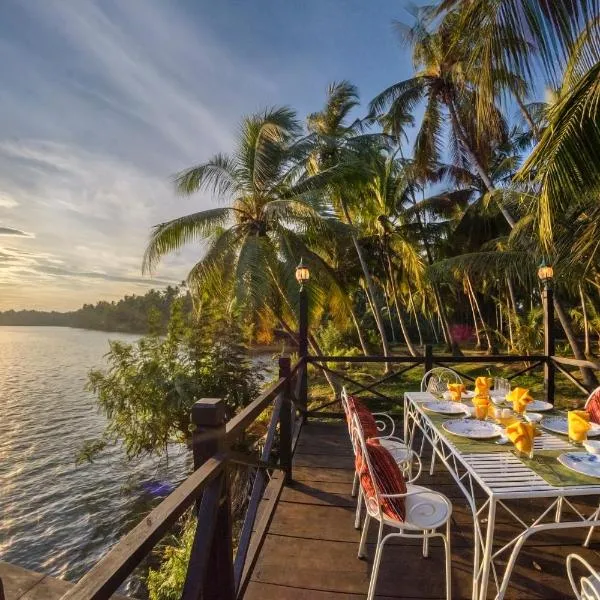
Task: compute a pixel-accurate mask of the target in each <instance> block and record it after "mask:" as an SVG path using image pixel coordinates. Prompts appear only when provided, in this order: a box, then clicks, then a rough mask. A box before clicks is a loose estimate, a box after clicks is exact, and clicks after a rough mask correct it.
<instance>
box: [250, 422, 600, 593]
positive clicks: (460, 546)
mask: <svg viewBox="0 0 600 600" xmlns="http://www.w3.org/2000/svg"><path fill="white" fill-rule="evenodd" d="M427 454H429V453H427ZM352 469H353V460H352V450H351V447H350V443H349V440H348V434H347V430H346V427H345V424H342V423H320V422H309V423H308V424H306V425H305V426H304V427H303V429H302V432H301V435H300V439H299V440H298V446H297V448H296V453H295V457H294V473H293V475H294V483H293V484H292V485H291V486H289V487H286V488H284V490H283V492H282V496H281V499H280V502H279V504H278V505H277V508H276V511H275V514H274V516H273V519H272V522H271V525H270V527H269V529H268V532H267V536H266V539H265V541H264V544H263V547H262V550H261V553H260V556H259V558H258V561H257V563H256V566H255V568H254V570H253V572H252V576H251V581H250V583H249V585H248V588H247V591H246V594H245V596H244V598H245V600H269V599H271V598H273V599H275V598H277V599H278V600H280V599H285V600H308V599H310V600H342V599H348V600H350V599H352V600H358V599H359V598H364V597H365V596H366V592H367V588H368V584H369V573H370V569H371V560H372V557H373V554H374V544H373V543H371V544H370V545H369V548H368V556H369V558H368V559H367V560H359V559H357V557H356V552H357V549H358V541H359V532H358V531H356V530H355V529H354V507H355V501H354V499H353V498H352V497H351V496H350V488H351V483H352V477H353V470H352ZM419 484H421V485H426V486H429V487H432V488H434V489H436V490H438V491H440V492H442V493H444V494H446V495H447V496H448V497H449V498H450V499H451V501H452V503H453V505H454V511H453V518H452V581H453V594H452V595H453V598H455V599H456V600H459V599H461V600H462V599H466V600H468V599H470V597H471V575H472V547H473V544H472V542H473V531H472V517H471V513H470V511H469V509H468V507H467V504H466V502H465V500H464V498H463V496H462V494H461V492H460V490H459V489H458V488H457V487H456V485H455V484H454V482H453V480H452V478H451V477H450V476H449V475H448V473H447V472H446V470H445V469H444V467H443V466H441V465H440V466H438V467H437V470H436V473H435V474H434V476H433V477H431V476H430V475H429V474H426V475H422V476H421V478H420V479H419ZM590 501H592V502H593V500H590ZM595 501H596V502H597V499H595ZM527 511H528V506H527V505H526V504H525V505H524V506H523V507H522V512H521V516H522V517H526V515H527ZM371 529H372V535H371V542H373V541H374V539H375V531H376V528H375V526H372V527H371ZM510 530H512V527H511V526H510V525H509V524H508V522H504V523H502V522H501V521H500V522H499V523H498V525H497V532H498V534H499V535H500V536H503V535H506V534H507V533H509V532H510ZM584 535H585V534H584V533H583V530H581V529H580V530H571V531H563V532H561V533H558V532H556V533H548V534H543V535H542V534H540V535H538V536H533V537H532V539H531V540H530V542H529V543H528V544H527V545H526V546H525V547H524V549H523V551H522V552H521V554H520V556H519V560H518V562H517V566H516V568H515V571H514V573H513V576H512V579H511V585H510V588H509V590H508V593H507V595H506V598H511V599H519V600H526V599H530V598H531V599H533V598H539V599H544V600H558V599H563V598H572V597H573V596H572V593H571V588H570V585H569V582H568V580H567V575H566V570H565V558H566V556H567V555H568V554H569V553H571V552H578V553H579V554H581V555H582V556H584V557H585V558H587V559H588V560H589V561H590V562H591V563H592V564H594V565H598V566H600V553H599V552H598V550H600V532H598V533H597V534H596V538H595V541H594V542H593V543H592V546H591V549H590V550H586V549H584V548H582V547H581V543H582V542H583V538H584ZM430 554H431V555H430V557H429V558H427V559H425V558H422V556H421V549H420V544H419V542H418V541H414V542H413V541H407V540H405V541H403V542H402V543H393V544H390V545H389V546H388V545H386V549H385V551H384V557H383V561H382V565H381V570H380V575H379V582H378V585H377V593H378V596H377V597H378V598H380V599H381V600H391V599H392V598H396V599H397V598H405V599H411V598H414V599H417V598H427V599H434V598H443V597H444V587H443V586H444V576H443V573H444V567H443V551H442V549H441V547H440V546H439V545H438V544H437V543H433V544H432V548H431V552H430ZM490 587H492V586H490ZM490 597H492V596H491V595H490Z"/></svg>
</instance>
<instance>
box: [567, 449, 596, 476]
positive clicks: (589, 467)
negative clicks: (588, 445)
mask: <svg viewBox="0 0 600 600" xmlns="http://www.w3.org/2000/svg"><path fill="white" fill-rule="evenodd" d="M558 462H559V463H560V464H561V465H564V466H565V467H567V468H568V469H571V470H572V471H576V472H577V473H581V474H583V475H589V476H590V477H600V456H598V455H597V454H588V453H587V452H565V453H564V454H561V455H560V456H559V457H558Z"/></svg>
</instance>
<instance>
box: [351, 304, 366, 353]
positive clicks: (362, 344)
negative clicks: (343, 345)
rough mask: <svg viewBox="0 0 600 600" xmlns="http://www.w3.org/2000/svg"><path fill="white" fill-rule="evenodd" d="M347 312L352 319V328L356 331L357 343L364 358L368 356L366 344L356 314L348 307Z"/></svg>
mask: <svg viewBox="0 0 600 600" xmlns="http://www.w3.org/2000/svg"><path fill="white" fill-rule="evenodd" d="M348 310H349V312H350V317H351V318H352V322H353V323H354V328H355V329H356V334H357V335H358V341H359V342H360V347H361V348H362V351H363V354H364V355H365V356H368V355H369V350H368V348H367V344H366V342H365V338H364V337H363V334H362V329H361V327H360V323H359V322H358V318H357V316H356V313H355V312H354V309H353V308H352V307H349V309H348Z"/></svg>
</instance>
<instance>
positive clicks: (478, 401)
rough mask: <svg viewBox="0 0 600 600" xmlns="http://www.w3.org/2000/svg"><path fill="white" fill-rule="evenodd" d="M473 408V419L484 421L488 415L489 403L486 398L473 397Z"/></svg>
mask: <svg viewBox="0 0 600 600" xmlns="http://www.w3.org/2000/svg"><path fill="white" fill-rule="evenodd" d="M473 406H474V407H475V418H476V419H485V418H486V417H487V415H488V408H489V406H490V401H489V399H488V398H487V396H479V395H478V396H475V398H473Z"/></svg>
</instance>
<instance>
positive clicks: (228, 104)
mask: <svg viewBox="0 0 600 600" xmlns="http://www.w3.org/2000/svg"><path fill="white" fill-rule="evenodd" d="M406 4H407V3H405V2H403V1H400V0H395V1H392V0H389V1H388V0H372V1H370V2H367V1H365V0H294V1H292V0H285V1H282V0H252V1H248V0H237V1H236V0H219V1H218V2H215V1H214V0H3V1H2V3H0V55H1V56H2V60H0V79H1V81H2V86H1V87H0V310H2V309H7V308H52V309H58V310H65V309H70V308H74V307H78V306H80V305H81V304H82V303H83V302H95V301H97V300H99V299H108V300H112V299H117V298H119V297H121V296H122V295H123V294H125V293H143V292H144V291H145V289H147V288H148V287H150V286H162V285H164V284H165V283H166V282H176V281H180V280H182V279H183V278H184V277H185V275H186V273H187V271H188V270H189V268H190V267H191V266H192V264H193V262H194V258H197V257H198V256H199V255H200V253H201V248H200V247H195V248H188V249H186V250H185V251H183V252H181V253H180V254H179V255H178V256H173V257H172V258H170V259H168V260H166V261H165V262H164V263H163V264H162V265H161V267H160V268H159V269H158V271H157V272H156V273H155V275H154V279H153V280H150V279H148V278H143V277H142V275H141V260H142V255H143V251H144V247H145V243H146V240H147V237H148V234H149V231H150V227H151V226H152V225H153V224H156V223H158V222H161V221H164V220H167V219H169V218H173V217H175V216H178V215H181V214H184V213H186V212H191V211H193V210H199V209H202V208H205V207H209V206H211V205H212V204H213V203H214V200H213V199H211V198H210V197H208V196H202V195H196V196H194V197H192V198H185V199H182V198H180V197H178V196H176V195H175V194H174V193H173V189H172V185H171V182H170V177H171V175H172V174H173V173H174V172H176V171H178V170H180V169H182V168H184V167H187V166H190V165H192V164H195V163H197V162H202V161H204V160H205V159H207V158H208V157H209V156H211V155H212V154H214V153H216V152H220V151H225V152H226V151H228V150H230V149H231V148H232V143H233V139H234V136H235V132H236V127H237V125H238V123H239V121H240V118H241V117H242V116H243V115H244V114H247V113H250V112H253V111H255V110H257V109H260V108H263V107H265V106H268V105H275V104H290V105H292V106H294V107H295V108H296V109H297V110H298V113H299V115H301V116H302V117H304V116H305V115H306V114H307V113H309V112H311V111H314V110H317V109H318V108H319V107H320V106H321V105H322V103H323V99H324V94H325V89H326V87H327V85H328V83H329V82H331V81H333V80H340V79H350V80H351V81H352V82H354V83H355V84H356V85H358V87H359V89H360V92H361V96H362V98H363V100H364V102H365V103H366V102H368V100H369V99H370V98H372V97H373V96H374V95H375V94H376V93H377V92H379V91H380V90H381V89H383V88H384V87H386V86H387V85H389V84H391V83H393V82H394V81H399V80H401V79H404V78H406V77H408V76H409V75H410V73H411V64H410V57H409V55H408V53H407V52H406V51H404V50H402V49H401V48H400V46H399V44H398V40H397V36H396V34H395V33H394V31H393V27H392V21H393V19H395V18H396V19H397V18H399V19H406V18H407V14H406V13H405V12H404V10H403V7H404V6H406Z"/></svg>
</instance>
